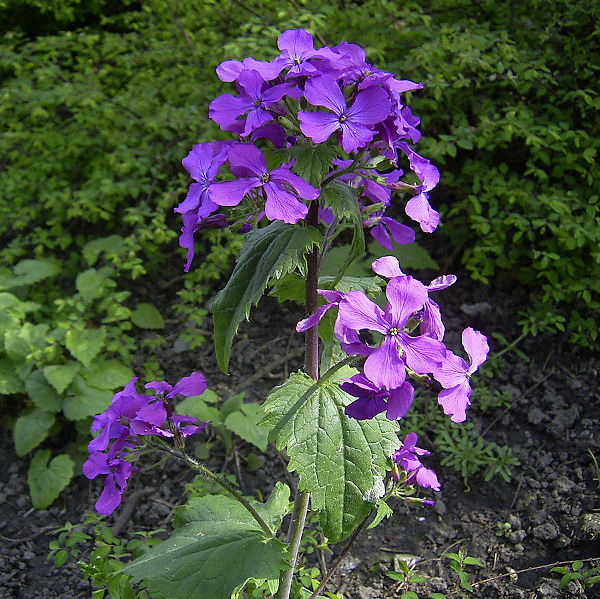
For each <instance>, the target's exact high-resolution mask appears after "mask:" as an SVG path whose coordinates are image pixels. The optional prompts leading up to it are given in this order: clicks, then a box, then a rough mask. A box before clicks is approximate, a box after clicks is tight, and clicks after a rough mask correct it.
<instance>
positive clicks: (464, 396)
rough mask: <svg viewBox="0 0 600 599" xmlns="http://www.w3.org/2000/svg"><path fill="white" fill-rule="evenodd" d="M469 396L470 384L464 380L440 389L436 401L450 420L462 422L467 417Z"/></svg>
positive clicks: (469, 403)
mask: <svg viewBox="0 0 600 599" xmlns="http://www.w3.org/2000/svg"><path fill="white" fill-rule="evenodd" d="M469 397H471V386H470V385H469V383H468V382H466V381H465V382H464V383H463V384H462V385H458V386H456V387H452V389H442V390H441V391H440V393H439V395H438V403H439V404H440V405H441V406H442V408H443V409H444V414H446V415H447V416H450V420H452V422H464V421H465V420H466V419H467V413H466V409H467V408H468V407H469V406H470V405H471V402H470V401H469Z"/></svg>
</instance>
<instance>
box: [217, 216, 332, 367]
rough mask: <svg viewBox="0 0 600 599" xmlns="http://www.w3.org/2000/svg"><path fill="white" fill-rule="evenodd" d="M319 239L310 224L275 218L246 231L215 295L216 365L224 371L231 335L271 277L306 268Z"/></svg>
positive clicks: (319, 236) (247, 314)
mask: <svg viewBox="0 0 600 599" xmlns="http://www.w3.org/2000/svg"><path fill="white" fill-rule="evenodd" d="M320 243H321V235H320V233H319V232H318V231H317V230H316V229H314V228H312V227H297V226H295V225H288V224H285V223H282V222H280V221H274V222H272V223H271V224H270V225H268V226H267V227H265V228H264V229H256V230H254V231H251V232H250V233H248V234H247V235H246V237H245V239H244V244H243V245H242V249H241V250H240V253H239V256H238V259H237V263H236V266H235V269H234V271H233V273H232V275H231V278H230V279H229V281H228V283H227V285H226V286H225V288H224V289H222V290H221V291H220V292H219V293H218V294H217V297H216V298H215V301H214V303H213V306H212V312H213V317H214V324H215V327H214V328H215V333H214V338H215V352H216V356H217V362H218V364H219V368H220V369H221V370H222V371H223V372H224V373H226V372H227V368H228V365H229V355H230V353H231V344H232V342H233V337H234V335H235V333H236V331H237V329H238V326H239V325H240V323H241V322H242V321H243V320H244V318H248V316H249V314H250V308H251V306H252V305H253V304H254V305H256V304H257V303H258V301H259V300H260V298H261V297H262V294H263V292H264V290H265V288H266V287H267V285H268V284H269V282H270V280H271V279H279V278H281V277H282V276H283V275H285V274H287V273H288V272H291V271H293V270H294V269H296V268H298V269H299V270H300V272H305V270H306V260H305V258H304V255H305V254H306V253H307V252H308V251H310V250H311V249H312V248H313V247H314V246H319V245H320Z"/></svg>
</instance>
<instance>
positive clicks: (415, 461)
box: [392, 433, 440, 491]
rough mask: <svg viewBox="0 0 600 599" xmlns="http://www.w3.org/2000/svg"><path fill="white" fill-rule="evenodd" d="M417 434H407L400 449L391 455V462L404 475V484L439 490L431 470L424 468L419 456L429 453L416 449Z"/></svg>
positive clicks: (438, 484) (436, 479)
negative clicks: (402, 471) (400, 469)
mask: <svg viewBox="0 0 600 599" xmlns="http://www.w3.org/2000/svg"><path fill="white" fill-rule="evenodd" d="M417 439H418V437H417V434H416V433H409V434H408V435H406V437H404V441H403V442H402V443H401V445H400V447H399V448H398V449H397V450H396V451H395V452H394V453H393V455H392V461H393V462H394V464H396V465H398V466H400V468H402V470H404V472H405V473H406V478H405V479H404V481H403V482H404V484H407V485H412V484H415V483H416V484H417V485H419V486H420V487H423V488H424V489H433V490H434V491H439V490H440V483H439V481H438V478H437V476H436V474H435V472H434V471H433V470H429V468H425V466H423V464H421V461H420V460H419V456H424V455H429V451H427V450H426V449H421V448H420V447H417ZM395 476H397V475H395Z"/></svg>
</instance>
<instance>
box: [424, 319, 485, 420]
mask: <svg viewBox="0 0 600 599" xmlns="http://www.w3.org/2000/svg"><path fill="white" fill-rule="evenodd" d="M462 344H463V347H464V348H465V350H466V352H467V354H468V355H469V364H467V362H465V360H463V359H462V358H460V357H459V356H457V355H455V354H453V353H452V352H448V353H447V354H446V358H445V359H444V361H443V362H442V364H441V366H440V368H438V369H437V370H436V371H434V373H433V375H434V377H435V379H436V380H437V381H439V383H440V384H441V385H442V387H444V389H443V390H442V391H441V392H440V393H439V395H438V402H439V404H440V405H441V406H442V408H444V414H447V415H449V416H450V419H451V420H452V421H453V422H463V421H465V420H466V418H467V414H466V409H467V407H468V406H470V405H471V402H470V400H469V398H470V397H471V385H470V384H469V379H470V378H471V375H472V374H473V373H474V372H475V371H476V370H477V369H478V368H479V367H480V366H481V365H482V364H483V363H484V362H485V360H486V358H487V354H488V352H489V351H490V348H489V346H488V343H487V337H486V336H485V335H482V334H481V333H480V332H479V331H476V330H474V329H472V328H471V327H469V328H468V329H465V330H464V331H463V333H462Z"/></svg>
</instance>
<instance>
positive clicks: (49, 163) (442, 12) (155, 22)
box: [0, 0, 600, 474]
mask: <svg viewBox="0 0 600 599" xmlns="http://www.w3.org/2000/svg"><path fill="white" fill-rule="evenodd" d="M598 13H600V6H599V5H598V4H597V3H593V2H589V1H587V0H573V1H566V0H554V1H553V2H546V1H544V0H527V1H524V2H520V3H512V2H511V3H502V2H497V1H492V0H481V1H479V2H477V3H464V2H462V1H461V0H431V1H423V2H412V1H408V2H396V1H394V0H390V1H387V0H365V1H362V2H351V1H344V0H333V1H329V2H325V3H324V2H317V1H316V0H290V1H288V2H285V1H281V0H280V1H275V0H261V1H258V0H245V1H237V0H235V1H226V2H218V1H215V0H185V1H184V0H148V1H145V2H134V1H132V0H127V1H122V2H117V1H116V0H92V1H83V0H60V1H57V2H52V3H50V2H46V1H45V0H0V23H2V24H3V25H2V27H3V28H4V30H3V31H2V32H1V33H2V34H3V35H2V39H1V41H0V81H1V99H0V265H1V266H0V292H4V293H7V294H8V295H4V296H2V301H1V302H0V317H1V318H0V327H1V330H0V392H2V393H4V394H5V395H6V396H9V395H11V396H16V397H18V398H20V399H19V401H18V402H16V404H15V402H12V403H11V405H17V406H19V410H21V411H17V412H16V413H15V412H14V410H13V411H12V413H13V414H14V417H15V418H17V421H18V418H27V420H26V421H24V420H22V421H21V424H22V425H25V424H29V423H30V422H33V421H35V422H39V423H41V424H40V428H39V430H38V431H37V434H35V435H32V436H31V438H28V439H27V440H25V441H23V440H21V442H20V443H19V447H20V450H21V451H20V453H22V454H26V453H28V452H30V451H33V450H34V449H36V447H38V446H39V445H40V444H42V443H47V441H46V439H47V438H48V436H52V435H53V434H55V433H57V432H60V430H61V427H63V426H64V423H65V420H71V421H73V422H75V423H78V422H79V423H81V425H80V428H81V430H86V428H87V423H88V419H89V414H90V410H92V403H94V402H96V403H94V407H95V406H96V404H97V402H98V401H100V400H99V399H98V398H100V397H101V396H100V395H99V394H98V393H97V389H96V387H95V386H94V384H92V383H94V380H92V381H91V382H90V380H89V378H88V379H87V380H86V379H81V377H79V378H78V379H77V380H75V379H74V378H73V377H71V379H69V376H71V375H70V373H71V372H72V371H75V370H78V369H79V365H83V366H84V367H85V362H86V361H88V362H89V361H90V360H91V359H97V360H100V361H101V362H102V363H106V364H107V366H106V368H109V367H110V368H112V369H113V371H116V372H119V373H120V376H121V377H122V376H124V374H123V373H124V371H123V368H125V366H127V365H128V361H129V358H130V356H131V353H132V352H133V351H134V349H135V347H136V345H135V344H136V341H135V339H136V338H137V337H139V335H138V334H137V333H136V331H137V329H136V328H135V327H138V328H139V327H141V328H148V329H160V327H161V326H162V324H161V323H162V319H160V315H158V319H157V317H156V315H154V316H153V318H152V319H150V320H151V322H150V321H147V322H144V320H143V318H142V320H140V317H139V314H140V313H147V309H146V310H142V309H141V308H140V309H138V308H136V307H135V300H136V299H138V298H136V293H135V292H136V288H137V282H133V281H138V280H140V278H142V280H144V277H145V280H149V281H157V280H158V279H159V278H160V277H161V276H162V275H161V274H160V273H162V272H163V269H164V267H165V265H167V264H171V263H173V262H175V263H177V262H181V264H182V265H183V262H184V256H183V251H181V250H180V249H179V248H178V247H177V241H176V238H177V233H178V228H179V226H180V225H179V221H178V219H177V218H176V217H175V215H173V213H172V209H173V207H174V206H175V205H176V204H177V203H178V202H179V201H180V200H181V199H182V198H183V197H184V196H185V192H186V187H187V176H186V173H185V172H184V171H183V169H182V168H181V166H180V161H181V158H182V157H184V156H185V155H186V153H187V152H188V151H189V150H190V149H191V147H192V145H193V144H194V143H198V142H201V141H206V140H209V139H214V138H223V137H224V136H223V134H222V133H221V132H220V131H219V130H218V129H217V128H216V127H215V126H214V125H213V124H212V123H211V122H210V121H209V120H208V118H207V107H208V104H209V102H210V100H211V99H212V98H213V97H215V95H217V94H218V93H221V92H222V91H226V90H227V89H228V86H225V85H224V84H222V83H221V82H220V81H219V80H218V79H217V78H216V76H215V72H214V69H215V67H216V65H217V64H218V63H219V62H221V61H222V60H225V59H233V58H238V59H241V58H243V57H245V56H248V55H252V56H254V57H256V58H259V59H270V58H272V57H273V56H274V54H275V47H276V46H275V42H276V39H277V36H278V35H279V33H280V32H281V31H283V30H285V29H288V28H295V27H304V28H306V29H308V30H309V31H310V32H311V33H313V35H315V37H316V39H317V40H318V42H319V43H329V44H336V43H338V42H339V41H340V40H343V39H346V40H348V41H352V42H356V43H358V44H361V45H362V46H364V47H365V48H366V50H367V55H368V57H369V59H370V60H371V61H372V62H373V63H374V64H376V65H377V66H378V67H379V68H381V69H385V70H389V71H392V72H394V73H396V74H397V76H398V77H400V78H406V79H412V80H415V81H421V82H423V83H424V84H425V89H424V90H423V91H420V92H418V93H415V94H412V97H409V98H408V103H409V104H410V105H411V107H412V108H413V112H414V113H415V114H417V115H418V116H420V117H421V118H422V126H421V129H422V131H423V132H424V137H423V141H422V142H420V144H419V145H418V148H419V151H420V152H421V153H422V154H423V155H425V156H427V157H429V158H431V159H432V161H433V162H434V163H436V164H437V165H438V166H439V168H440V171H441V173H442V182H441V185H440V186H439V188H438V190H437V192H436V194H435V195H433V197H432V200H433V203H434V205H436V207H437V208H439V209H440V212H441V213H442V217H443V222H444V225H443V227H442V228H441V234H443V235H445V236H446V237H447V239H448V241H449V243H451V244H452V245H453V247H454V248H455V251H456V253H457V255H458V256H461V259H462V261H463V264H464V265H465V266H466V268H467V269H468V270H469V271H470V272H471V273H472V276H473V277H474V278H476V279H479V280H481V281H484V282H485V281H489V280H491V278H492V277H498V276H501V277H503V278H505V279H506V280H507V282H508V283H510V284H512V285H515V286H520V288H521V289H522V290H523V291H524V292H525V293H524V295H523V297H524V305H523V315H522V316H521V318H522V326H523V328H524V329H525V330H526V331H527V332H530V333H536V332H537V331H538V330H539V329H541V328H550V329H552V330H559V331H563V330H564V331H565V334H566V337H567V338H569V339H570V340H571V341H574V342H576V343H579V344H582V345H588V346H589V345H592V344H593V343H594V341H595V339H596V335H597V328H598V314H599V313H600V301H599V296H598V292H599V291H600V251H599V249H598V248H599V247H600V219H599V214H598V197H599V195H600V194H599V191H600V190H599V187H600V172H599V170H600V169H599V167H598V166H597V156H598V150H599V147H600V139H599V137H598V131H599V130H600V122H599V121H600V118H599V116H598V115H599V114H600V98H599V96H598V86H597V78H598V71H599V70H600V35H599V34H600V29H599V28H600V25H599V23H600V18H599V17H600V14H598ZM107 240H108V241H107ZM237 247H239V240H236V239H235V238H232V237H230V236H228V235H226V234H223V233H220V232H210V233H208V234H207V235H206V236H203V240H201V241H199V244H198V249H197V257H196V260H195V265H194V271H193V272H192V273H191V274H190V275H189V276H187V277H185V279H181V280H179V281H178V282H177V283H176V284H174V286H173V289H171V290H170V291H171V292H172V294H173V295H174V294H175V293H178V294H179V306H178V311H179V312H180V315H181V317H182V318H184V319H187V320H192V321H195V323H196V324H197V325H199V326H201V325H202V318H203V314H204V312H203V311H202V310H201V309H200V310H199V309H198V308H197V306H198V305H199V304H201V303H202V302H203V301H204V300H205V299H206V298H207V297H208V295H209V293H211V292H212V290H211V281H214V280H219V279H220V278H222V277H223V276H224V274H225V273H226V272H227V271H228V270H229V269H230V267H231V264H232V259H231V258H232V256H233V254H234V252H235V251H236V249H237ZM31 259H37V260H38V262H37V263H35V264H36V265H37V266H35V265H34V266H35V268H34V267H33V266H32V263H31V262H23V261H24V260H31ZM52 265H53V266H52ZM32 268H33V271H32V270H31V269H32ZM28 269H29V270H28ZM36 269H37V270H36ZM24 273H25V274H24ZM23 277H25V278H23ZM27 277H29V278H27ZM162 283H164V281H163V282H162ZM131 292H133V295H131ZM9 296H10V297H9ZM140 310H141V312H140ZM163 324H164V323H163ZM72 330H76V331H78V334H77V335H75V341H74V340H73V339H72V338H71V337H73V334H72V333H71V336H70V337H69V338H68V339H67V333H69V331H72ZM97 331H103V332H102V333H97ZM86 332H92V333H93V334H94V335H96V336H97V337H98V339H100V338H101V339H100V342H99V343H97V344H96V345H93V346H91V347H90V344H89V343H87V344H86V343H83V342H84V341H85V340H86V339H87V337H88V335H87V334H86ZM198 338H199V336H198V335H196V340H197V339H198ZM78 339H79V340H80V341H81V343H80V344H79V345H78V343H77V340H78ZM158 342H159V341H158ZM94 352H95V353H94ZM90 356H92V357H91V358H90ZM49 367H50V370H48V368H49ZM63 367H64V368H63ZM57 368H59V370H56V369H57ZM60 368H63V370H60ZM65 368H66V370H65ZM52 369H54V370H52ZM15 373H16V375H15ZM57 373H62V374H61V376H63V378H62V379H60V380H57V378H56V376H55V375H56V374H57ZM65 373H66V377H67V378H64V376H65ZM15 376H16V378H15ZM32 377H33V378H32ZM101 378H102V375H101V374H100V375H98V376H97V379H98V380H99V379H101ZM80 379H81V380H80ZM115 380H116V379H115ZM31 381H33V382H31ZM119 383H120V384H122V383H121V382H119ZM82 385H85V386H86V387H85V389H87V391H86V393H88V396H89V397H94V398H95V399H94V401H92V400H89V401H88V403H87V404H86V403H85V402H84V406H83V408H81V409H76V408H74V407H73V402H74V401H76V398H77V397H78V395H80V394H81V390H82V389H84V387H83V386H82ZM32 389H35V390H36V391H34V392H33V395H32V392H31V390H32ZM40 389H42V390H43V391H44V393H45V395H43V397H44V399H43V400H42V399H40V395H39V390H40ZM48 389H50V391H48ZM90 389H91V390H90ZM101 391H103V392H104V393H103V395H102V397H105V396H110V391H111V390H110V389H101ZM36 393H37V399H35V397H36ZM49 394H50V395H49ZM84 395H85V394H84ZM67 399H68V402H67ZM102 401H105V400H104V399H102ZM65 402H67V403H65ZM7 405H8V404H7ZM65 406H68V408H65ZM86 406H87V407H86ZM44 413H45V415H44ZM32 414H33V415H32ZM49 414H50V415H51V417H50V416H49ZM78 426H79V425H78ZM20 428H21V429H23V428H24V426H21V427H20ZM38 461H39V460H38ZM63 474H64V473H63Z"/></svg>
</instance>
